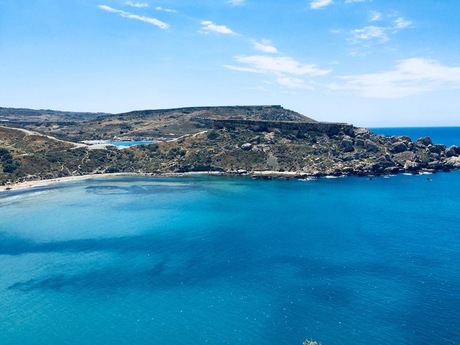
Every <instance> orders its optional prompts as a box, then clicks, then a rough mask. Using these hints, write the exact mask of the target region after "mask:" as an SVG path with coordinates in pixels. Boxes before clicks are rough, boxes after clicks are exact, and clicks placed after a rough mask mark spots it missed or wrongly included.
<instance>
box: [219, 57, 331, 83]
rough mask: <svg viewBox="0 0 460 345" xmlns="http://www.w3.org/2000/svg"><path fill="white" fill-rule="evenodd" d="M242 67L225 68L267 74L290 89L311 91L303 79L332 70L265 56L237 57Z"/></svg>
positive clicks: (288, 59)
mask: <svg viewBox="0 0 460 345" xmlns="http://www.w3.org/2000/svg"><path fill="white" fill-rule="evenodd" d="M235 61H236V62H238V63H240V64H241V65H240V66H234V65H225V66H224V67H225V68H228V69H231V70H233V71H238V72H249V73H259V74H267V75H271V76H274V77H275V80H276V82H277V83H278V84H279V85H281V86H284V87H288V88H302V89H311V87H309V86H307V85H305V81H304V80H303V79H301V77H303V76H310V77H316V76H322V75H325V74H328V73H330V72H331V71H330V70H323V69H320V68H319V67H318V66H316V65H313V64H303V63H301V62H298V61H296V60H294V59H293V58H291V57H288V56H282V57H274V56H264V55H251V56H236V57H235Z"/></svg>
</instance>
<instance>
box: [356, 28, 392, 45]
mask: <svg viewBox="0 0 460 345" xmlns="http://www.w3.org/2000/svg"><path fill="white" fill-rule="evenodd" d="M351 34H352V38H353V40H354V41H355V42H358V41H369V40H374V39H377V40H379V41H380V42H386V41H388V34H387V29H386V28H384V27H381V26H373V25H370V26H365V27H363V28H361V29H354V30H352V31H351Z"/></svg>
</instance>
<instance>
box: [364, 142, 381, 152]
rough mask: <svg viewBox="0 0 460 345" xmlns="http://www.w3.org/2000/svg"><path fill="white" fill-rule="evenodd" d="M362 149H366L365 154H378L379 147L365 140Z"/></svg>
mask: <svg viewBox="0 0 460 345" xmlns="http://www.w3.org/2000/svg"><path fill="white" fill-rule="evenodd" d="M364 147H365V148H366V151H367V152H378V151H379V147H378V146H377V144H376V143H374V142H373V141H372V140H369V139H366V141H365V142H364Z"/></svg>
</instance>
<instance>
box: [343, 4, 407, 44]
mask: <svg viewBox="0 0 460 345" xmlns="http://www.w3.org/2000/svg"><path fill="white" fill-rule="evenodd" d="M370 15H371V17H370V19H369V21H370V22H376V21H381V20H382V15H381V13H379V12H375V11H371V13H370ZM387 24H388V25H381V26H378V25H368V26H364V27H362V28H358V29H353V30H351V31H350V32H349V33H350V42H352V43H355V44H359V43H363V42H366V43H368V42H371V41H378V42H380V43H385V42H387V41H388V40H389V39H390V36H391V35H394V34H396V33H398V32H399V31H400V30H403V29H407V28H409V27H411V26H412V22H411V21H409V20H407V19H405V18H403V17H398V18H396V19H394V20H392V21H391V22H390V23H387Z"/></svg>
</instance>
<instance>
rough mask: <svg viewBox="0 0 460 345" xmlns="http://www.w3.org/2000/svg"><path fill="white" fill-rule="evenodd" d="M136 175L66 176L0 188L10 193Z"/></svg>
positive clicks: (0, 190) (1, 190)
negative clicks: (67, 183)
mask: <svg viewBox="0 0 460 345" xmlns="http://www.w3.org/2000/svg"><path fill="white" fill-rule="evenodd" d="M135 175H139V174H135V173H114V174H91V175H82V176H66V177H59V178H53V179H49V180H37V181H25V182H19V183H14V184H8V185H5V186H0V192H8V191H11V190H19V189H28V188H34V187H42V186H49V185H52V184H56V183H63V182H72V181H81V180H89V179H92V178H96V177H97V178H99V177H109V176H112V177H113V176H135Z"/></svg>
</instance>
